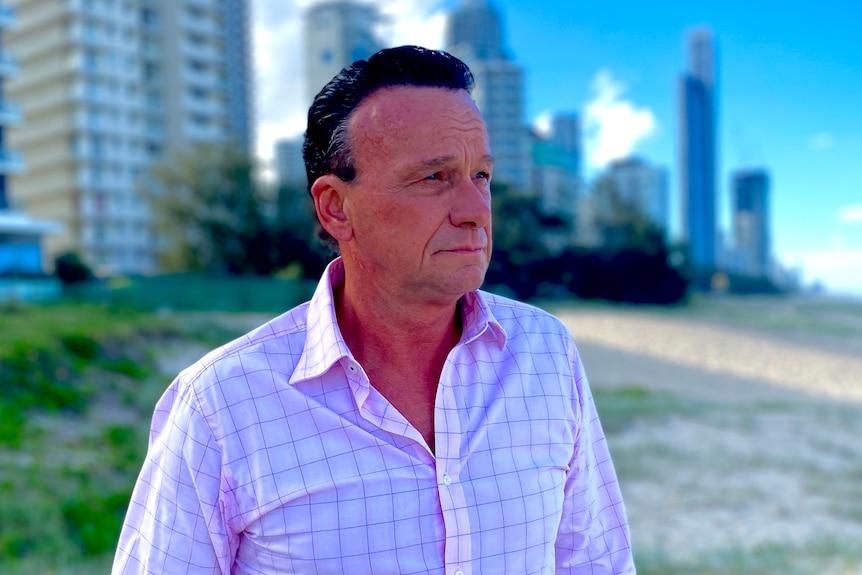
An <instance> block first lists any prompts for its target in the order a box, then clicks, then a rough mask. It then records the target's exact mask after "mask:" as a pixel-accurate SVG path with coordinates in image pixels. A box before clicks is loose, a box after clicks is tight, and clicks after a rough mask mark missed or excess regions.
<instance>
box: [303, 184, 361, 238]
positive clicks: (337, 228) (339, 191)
mask: <svg viewBox="0 0 862 575" xmlns="http://www.w3.org/2000/svg"><path fill="white" fill-rule="evenodd" d="M347 185H348V184H347V182H345V181H344V180H342V179H341V178H339V177H338V176H335V175H333V174H326V175H324V176H320V177H319V178H317V179H316V180H315V181H314V184H312V186H311V196H312V197H313V198H314V209H315V210H316V211H317V219H318V220H320V225H321V226H323V229H324V230H326V231H327V232H329V234H330V235H331V236H332V237H333V238H335V239H336V240H338V241H339V242H342V241H346V240H349V239H350V238H351V237H352V236H353V226H352V225H351V224H350V220H349V219H348V217H347V214H346V213H345V212H344V193H345V192H346V191H347Z"/></svg>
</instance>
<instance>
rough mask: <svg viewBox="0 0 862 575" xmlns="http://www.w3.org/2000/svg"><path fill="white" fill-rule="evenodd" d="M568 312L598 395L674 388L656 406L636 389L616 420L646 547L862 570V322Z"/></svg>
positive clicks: (647, 550) (821, 569) (680, 558)
mask: <svg viewBox="0 0 862 575" xmlns="http://www.w3.org/2000/svg"><path fill="white" fill-rule="evenodd" d="M557 315H558V316H559V317H560V318H561V319H563V321H564V322H565V323H566V324H567V326H568V327H569V329H570V331H571V332H572V334H573V335H574V337H575V340H576V341H577V342H578V347H579V350H580V353H581V357H582V359H583V361H584V364H585V366H586V369H587V374H588V377H589V379H590V382H591V385H592V387H593V388H594V390H595V391H596V396H597V402H599V403H600V402H601V401H602V398H603V397H606V398H609V399H607V400H606V401H608V402H611V401H612V400H614V398H615V397H617V396H618V395H619V393H620V392H622V391H625V390H628V391H631V390H637V391H638V395H637V397H639V398H641V401H643V402H644V404H643V407H644V409H645V410H646V411H650V410H651V408H650V406H651V405H652V406H653V407H654V406H655V405H656V403H655V397H659V398H662V399H661V402H662V403H661V407H663V409H652V410H651V411H652V413H651V414H649V415H643V414H642V413H639V411H638V407H637V400H635V401H634V404H633V405H632V407H631V411H630V414H631V417H630V418H629V420H628V423H627V424H624V425H622V426H620V425H618V424H617V423H618V422H613V423H614V425H612V428H610V429H608V438H609V442H610V444H611V449H612V455H613V457H614V460H615V462H616V465H617V468H618V472H619V475H620V480H621V485H622V489H623V495H624V498H625V501H626V507H627V511H628V514H629V519H630V523H631V529H632V538H633V541H634V545H635V551H636V553H638V552H640V553H643V554H645V555H649V556H651V557H663V558H664V559H663V560H664V561H665V562H666V563H667V564H678V563H680V562H687V561H688V562H691V563H692V564H702V563H703V562H704V561H709V560H710V558H715V557H719V556H724V557H727V556H730V555H733V554H736V555H738V556H742V557H744V556H745V555H746V554H754V553H760V554H761V555H762V554H763V553H764V549H767V550H769V549H771V550H773V552H774V553H776V554H782V553H783V554H788V553H792V554H793V555H794V556H799V557H802V559H803V560H805V561H807V562H808V565H809V567H808V568H802V569H800V571H799V572H803V573H836V574H838V573H842V574H849V573H862V353H859V352H858V351H857V349H860V348H858V347H857V346H858V341H857V339H858V335H859V334H858V333H857V332H853V331H846V330H845V331H841V332H836V331H835V330H825V331H824V332H823V333H822V334H818V333H817V330H801V331H799V330H797V331H793V332H791V331H790V330H787V329H785V330H781V329H768V330H767V329H762V330H758V329H756V328H753V327H751V326H750V325H745V326H739V325H737V326H733V325H720V323H716V322H714V321H707V320H704V319H702V318H697V317H674V316H673V315H672V314H669V315H667V316H665V315H661V314H657V313H652V312H649V313H642V312H638V311H637V310H634V309H632V308H629V309H621V308H608V309H594V308H587V309H577V308H576V309H573V310H557ZM854 321H855V320H854ZM836 333H837V334H838V335H836ZM599 407H600V411H601V407H602V406H601V404H600V405H599ZM658 412H660V413H658ZM743 562H744V561H743ZM709 572H710V573H711V572H713V571H709ZM717 572H720V571H717ZM726 572H742V571H733V570H728V571H726ZM751 572H770V571H769V570H768V569H766V570H763V571H757V570H754V569H753V570H751Z"/></svg>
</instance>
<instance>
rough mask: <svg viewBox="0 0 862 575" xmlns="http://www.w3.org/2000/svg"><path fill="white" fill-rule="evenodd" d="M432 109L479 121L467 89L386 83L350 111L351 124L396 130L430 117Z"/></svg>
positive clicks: (478, 114) (366, 127)
mask: <svg viewBox="0 0 862 575" xmlns="http://www.w3.org/2000/svg"><path fill="white" fill-rule="evenodd" d="M432 111H434V112H437V113H441V112H442V113H446V114H453V115H454V114H465V115H468V114H469V115H475V116H476V117H477V119H479V120H480V121H482V119H481V114H480V113H479V110H478V108H477V107H476V104H475V102H474V101H473V99H472V98H471V97H470V94H469V93H467V91H466V90H462V89H451V88H444V87H435V86H387V87H384V88H378V89H377V90H375V91H373V92H372V93H370V94H369V95H368V96H366V97H365V98H364V99H363V100H362V102H360V104H359V105H358V106H357V107H356V109H355V110H354V111H353V114H351V117H350V123H351V125H353V126H361V127H362V128H363V129H364V130H367V129H373V127H374V126H377V127H380V128H383V129H397V128H398V127H399V126H407V125H412V124H416V123H422V122H423V121H425V120H429V119H430V118H429V117H427V114H429V113H431V112H432Z"/></svg>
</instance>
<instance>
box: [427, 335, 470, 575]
mask: <svg viewBox="0 0 862 575" xmlns="http://www.w3.org/2000/svg"><path fill="white" fill-rule="evenodd" d="M452 353H453V354H454V353H455V351H454V350H453V352H452ZM453 369H454V365H453V364H452V362H451V361H447V362H446V365H445V366H444V368H443V373H442V374H441V378H440V379H441V381H440V384H439V385H438V387H437V405H436V409H435V416H434V417H435V420H434V427H435V432H434V441H435V445H436V449H435V451H436V465H437V486H438V490H439V493H440V507H441V509H442V511H443V525H444V529H445V532H446V546H445V556H444V560H445V563H446V565H445V568H446V575H471V574H472V568H471V558H472V549H471V535H470V531H471V530H470V516H469V514H468V512H467V500H466V497H465V494H464V487H463V484H462V482H461V458H460V452H461V441H462V433H461V418H460V412H459V408H458V406H459V402H458V401H457V397H456V393H457V390H456V389H455V388H454V387H453V385H452V383H451V382H452V381H453V380H452V378H451V377H450V375H451V371H452V370H453Z"/></svg>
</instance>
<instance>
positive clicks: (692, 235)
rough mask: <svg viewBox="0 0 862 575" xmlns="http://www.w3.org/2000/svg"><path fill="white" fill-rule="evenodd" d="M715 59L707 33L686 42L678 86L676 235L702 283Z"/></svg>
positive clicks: (709, 259) (711, 184)
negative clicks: (679, 228) (678, 208)
mask: <svg viewBox="0 0 862 575" xmlns="http://www.w3.org/2000/svg"><path fill="white" fill-rule="evenodd" d="M715 94H716V56H715V40H714V38H713V35H712V32H710V31H709V30H706V29H701V30H696V31H694V32H692V33H691V34H690V35H689V37H688V70H687V71H686V72H685V73H684V74H683V75H682V77H681V78H680V80H679V127H680V191H681V193H682V217H683V225H682V231H683V234H684V236H685V239H686V240H687V242H688V246H689V257H690V259H691V265H692V266H693V268H694V269H695V270H696V273H697V274H698V275H699V276H701V277H703V276H706V275H708V274H709V273H711V272H712V271H713V270H714V269H715V267H716V194H715V177H716V101H715Z"/></svg>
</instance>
